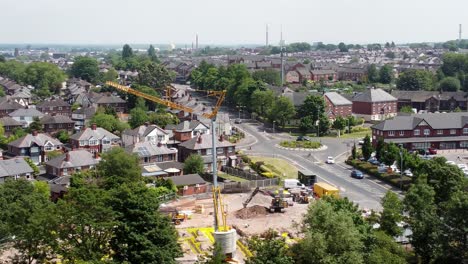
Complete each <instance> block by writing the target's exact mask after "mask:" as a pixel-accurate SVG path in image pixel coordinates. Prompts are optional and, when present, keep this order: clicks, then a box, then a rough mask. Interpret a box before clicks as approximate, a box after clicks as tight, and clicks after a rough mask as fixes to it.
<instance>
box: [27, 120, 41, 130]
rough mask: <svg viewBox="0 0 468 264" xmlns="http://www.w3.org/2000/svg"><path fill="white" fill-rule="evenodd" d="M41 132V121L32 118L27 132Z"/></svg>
mask: <svg viewBox="0 0 468 264" xmlns="http://www.w3.org/2000/svg"><path fill="white" fill-rule="evenodd" d="M43 130H44V125H43V124H42V123H41V120H40V119H39V117H34V119H33V121H32V122H31V124H29V127H28V131H30V132H33V131H37V132H42V131H43Z"/></svg>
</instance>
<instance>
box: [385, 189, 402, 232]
mask: <svg viewBox="0 0 468 264" xmlns="http://www.w3.org/2000/svg"><path fill="white" fill-rule="evenodd" d="M382 207H383V211H382V216H381V217H380V229H382V230H383V231H384V232H385V233H387V234H388V235H390V236H392V237H395V236H397V235H400V234H401V232H402V230H401V228H400V227H398V225H397V223H399V222H401V221H402V220H403V203H402V202H401V201H400V199H399V198H398V196H397V195H396V194H395V193H394V192H392V191H387V193H386V194H385V196H384V197H383V198H382Z"/></svg>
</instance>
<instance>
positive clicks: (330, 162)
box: [326, 156, 335, 164]
mask: <svg viewBox="0 0 468 264" xmlns="http://www.w3.org/2000/svg"><path fill="white" fill-rule="evenodd" d="M326 163H327V164H335V160H334V159H333V157H332V156H328V157H327V161H326Z"/></svg>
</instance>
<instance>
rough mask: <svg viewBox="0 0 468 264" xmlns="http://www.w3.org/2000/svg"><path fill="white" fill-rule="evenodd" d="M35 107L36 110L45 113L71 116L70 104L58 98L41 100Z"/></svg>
mask: <svg viewBox="0 0 468 264" xmlns="http://www.w3.org/2000/svg"><path fill="white" fill-rule="evenodd" d="M36 108H37V110H39V111H40V112H42V113H44V114H46V115H51V116H56V115H64V116H69V117H70V116H71V105H70V104H68V103H67V102H65V101H63V100H62V99H60V98H57V99H53V100H49V101H42V102H41V103H40V104H38V105H37V106H36Z"/></svg>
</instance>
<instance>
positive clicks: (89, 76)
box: [70, 56, 99, 82]
mask: <svg viewBox="0 0 468 264" xmlns="http://www.w3.org/2000/svg"><path fill="white" fill-rule="evenodd" d="M70 74H71V75H72V76H73V77H76V78H81V79H83V80H86V81H88V82H96V81H97V79H98V77H99V67H98V62H97V60H96V59H94V58H91V57H85V56H78V57H76V58H75V61H74V62H73V65H72V66H71V68H70Z"/></svg>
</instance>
